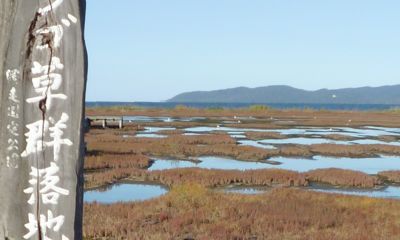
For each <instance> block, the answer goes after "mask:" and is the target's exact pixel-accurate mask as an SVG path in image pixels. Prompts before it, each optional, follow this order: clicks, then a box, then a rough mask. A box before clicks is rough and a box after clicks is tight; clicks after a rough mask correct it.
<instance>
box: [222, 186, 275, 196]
mask: <svg viewBox="0 0 400 240" xmlns="http://www.w3.org/2000/svg"><path fill="white" fill-rule="evenodd" d="M271 189H272V188H268V187H246V186H237V187H227V188H224V189H223V191H224V192H226V193H240V194H245V195H255V194H262V193H265V192H267V191H269V190H271Z"/></svg>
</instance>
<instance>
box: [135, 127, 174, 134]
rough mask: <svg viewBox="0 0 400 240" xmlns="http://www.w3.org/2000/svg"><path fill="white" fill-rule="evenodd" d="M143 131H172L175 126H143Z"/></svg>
mask: <svg viewBox="0 0 400 240" xmlns="http://www.w3.org/2000/svg"><path fill="white" fill-rule="evenodd" d="M144 129H145V130H144V131H143V133H158V132H160V131H173V130H176V128H173V127H145V128H144Z"/></svg>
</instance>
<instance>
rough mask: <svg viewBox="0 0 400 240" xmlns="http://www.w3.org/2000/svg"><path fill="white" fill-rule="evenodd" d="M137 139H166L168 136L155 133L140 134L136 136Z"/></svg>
mask: <svg viewBox="0 0 400 240" xmlns="http://www.w3.org/2000/svg"><path fill="white" fill-rule="evenodd" d="M135 137H138V138H166V137H167V136H165V135H161V134H155V133H139V134H136V135H135Z"/></svg>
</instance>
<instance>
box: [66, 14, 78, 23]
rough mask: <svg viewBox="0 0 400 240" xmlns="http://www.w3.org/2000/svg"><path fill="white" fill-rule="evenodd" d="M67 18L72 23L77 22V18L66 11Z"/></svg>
mask: <svg viewBox="0 0 400 240" xmlns="http://www.w3.org/2000/svg"><path fill="white" fill-rule="evenodd" d="M68 18H69V20H71V22H73V23H77V22H78V19H77V18H76V17H74V16H73V15H71V14H69V13H68Z"/></svg>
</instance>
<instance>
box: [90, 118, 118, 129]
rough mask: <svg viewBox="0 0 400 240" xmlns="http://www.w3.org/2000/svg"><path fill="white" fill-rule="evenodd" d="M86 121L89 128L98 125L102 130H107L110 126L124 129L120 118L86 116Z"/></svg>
mask: <svg viewBox="0 0 400 240" xmlns="http://www.w3.org/2000/svg"><path fill="white" fill-rule="evenodd" d="M86 119H87V121H88V125H89V127H91V126H92V125H94V124H99V123H101V126H102V127H103V128H107V127H108V126H110V125H113V126H118V127H119V128H120V129H122V128H123V127H124V118H123V117H121V116H88V117H86Z"/></svg>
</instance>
